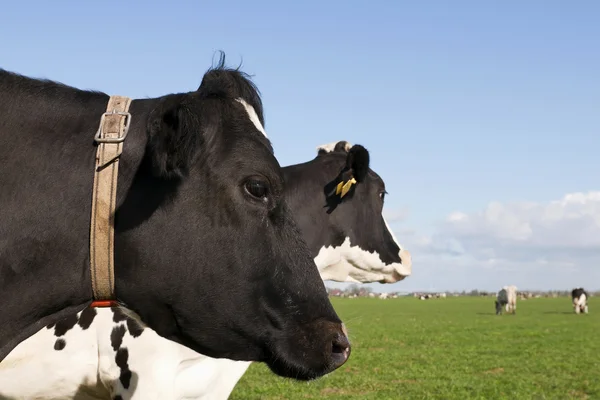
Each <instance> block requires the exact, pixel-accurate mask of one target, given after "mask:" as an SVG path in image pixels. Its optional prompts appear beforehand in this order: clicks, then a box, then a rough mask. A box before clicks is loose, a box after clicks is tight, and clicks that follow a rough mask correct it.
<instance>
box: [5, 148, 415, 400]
mask: <svg viewBox="0 0 600 400" xmlns="http://www.w3.org/2000/svg"><path fill="white" fill-rule="evenodd" d="M339 143H340V144H341V145H339V146H338V147H337V150H336V151H331V150H333V149H334V147H333V146H320V147H319V151H318V155H317V157H316V158H315V159H313V160H311V161H309V162H307V163H303V164H298V165H292V166H288V167H285V168H283V176H284V178H285V182H286V191H285V196H286V200H287V201H288V203H289V204H290V205H291V207H292V212H293V213H294V215H295V216H296V218H297V220H298V221H299V222H300V223H299V227H300V230H301V232H302V233H303V236H304V238H305V239H306V240H307V241H308V242H309V243H310V250H311V251H312V253H313V255H314V256H315V260H316V263H317V267H318V268H319V271H320V273H321V276H322V277H323V278H324V279H337V280H340V281H353V282H365V283H366V282H374V281H380V282H391V281H397V280H400V279H403V278H405V277H406V276H409V275H410V273H411V258H410V253H409V252H408V251H407V250H406V249H403V248H402V247H401V246H400V245H399V244H398V243H397V242H396V241H395V239H394V236H393V233H392V232H391V231H390V230H389V229H388V228H387V224H386V223H385V219H384V218H383V216H382V209H383V204H384V195H383V194H384V193H385V185H384V182H383V180H382V179H381V178H380V177H379V176H378V175H377V174H376V173H375V172H373V171H372V170H370V169H369V154H368V152H367V150H366V149H364V148H363V147H362V146H360V145H356V146H349V145H348V144H347V143H345V142H339ZM323 149H328V151H326V150H323ZM348 171H352V173H353V175H354V176H355V177H356V181H357V183H356V184H355V185H352V186H353V188H352V192H351V191H348V192H347V194H346V195H345V196H344V197H341V198H339V199H340V200H341V201H336V200H334V199H331V196H334V195H335V193H334V194H332V193H331V189H330V187H331V186H332V183H331V182H334V183H335V182H338V181H339V178H340V177H341V176H343V175H344V174H347V172H348ZM340 194H341V193H340ZM338 196H339V195H338ZM330 204H335V207H334V209H331V208H332V207H331V206H329V205H330ZM324 205H326V207H323V206H324ZM324 252H326V254H327V257H323V253H324ZM381 254H383V256H380V255H381ZM394 254H395V256H394ZM384 260H386V261H384ZM127 314H129V313H126V312H124V311H121V310H119V309H112V310H110V309H106V308H99V309H89V308H88V309H85V310H84V311H83V312H82V313H80V314H79V315H77V316H75V315H74V316H72V317H70V318H69V319H67V320H64V321H61V322H60V323H59V324H57V325H53V326H49V327H48V328H44V329H42V330H41V331H40V332H38V333H37V334H36V335H34V336H33V337H32V338H30V339H28V340H26V341H25V342H23V343H21V344H20V345H19V346H18V347H17V348H16V349H15V350H14V351H13V353H11V354H10V355H9V356H8V358H7V359H6V360H4V361H3V362H2V363H0V370H1V371H3V373H2V374H0V395H5V396H14V397H17V398H36V399H38V400H49V399H54V398H58V397H62V398H72V397H74V396H75V395H76V394H78V395H79V396H81V397H76V398H78V399H81V400H85V399H87V397H85V396H90V397H89V398H94V399H97V398H111V397H110V396H113V397H115V396H119V397H118V398H120V399H123V400H125V399H129V400H132V399H134V400H135V399H139V400H142V399H144V400H153V399H161V400H175V399H187V400H191V399H227V398H228V396H229V394H230V393H231V391H232V390H233V388H234V386H235V385H236V383H237V382H238V380H239V379H240V378H241V376H242V375H243V374H244V372H245V371H246V369H247V368H248V366H249V365H250V362H244V361H232V360H228V359H224V358H221V359H216V358H210V357H207V356H204V355H201V354H198V353H196V352H194V351H193V350H191V349H188V348H187V347H184V346H181V345H179V344H177V343H174V342H171V341H168V340H165V339H163V338H162V337H160V336H159V335H157V334H156V332H154V331H152V330H151V329H150V328H145V327H144V326H143V325H142V324H141V323H140V322H139V321H138V319H137V318H135V316H131V315H130V316H128V315H127ZM124 352H126V354H127V357H123V356H122V354H123V353H124ZM120 355H121V358H119V356H120ZM24 360H28V361H27V362H24ZM24 375H27V376H29V377H35V379H28V380H25V379H22V378H23V376H24ZM84 393H87V394H86V395H84ZM105 393H108V394H107V395H104V394H105ZM93 396H96V397H93ZM103 396H104V397H103Z"/></svg>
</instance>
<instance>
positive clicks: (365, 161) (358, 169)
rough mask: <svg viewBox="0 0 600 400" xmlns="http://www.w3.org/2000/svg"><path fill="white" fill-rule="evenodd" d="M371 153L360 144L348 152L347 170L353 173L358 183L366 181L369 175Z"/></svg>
mask: <svg viewBox="0 0 600 400" xmlns="http://www.w3.org/2000/svg"><path fill="white" fill-rule="evenodd" d="M369 162H370V158H369V151H368V150H367V149H365V148H364V147H363V146H361V145H360V144H356V145H354V146H352V147H351V148H350V150H349V151H348V156H347V157H346V170H348V171H351V173H352V176H353V177H354V179H356V181H357V182H358V183H360V182H362V181H364V180H365V178H366V177H367V174H368V173H369Z"/></svg>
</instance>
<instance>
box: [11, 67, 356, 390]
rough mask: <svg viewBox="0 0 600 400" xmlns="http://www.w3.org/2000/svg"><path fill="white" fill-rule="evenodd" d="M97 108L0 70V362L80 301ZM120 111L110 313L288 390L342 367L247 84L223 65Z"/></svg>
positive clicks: (341, 340)
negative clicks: (114, 304)
mask: <svg viewBox="0 0 600 400" xmlns="http://www.w3.org/2000/svg"><path fill="white" fill-rule="evenodd" d="M121 65H122V63H119V66H121ZM110 66H111V64H110V63H107V68H109V67H110ZM107 73H108V74H110V75H114V74H115V71H113V70H111V69H110V68H109V69H108V70H107ZM108 100H109V96H108V95H106V94H104V93H99V92H92V91H83V90H78V89H75V88H72V87H68V86H65V85H62V84H59V83H55V82H50V81H44V80H36V79H31V78H27V77H23V76H21V75H17V74H14V73H10V72H7V71H4V70H0V116H1V119H0V143H1V145H0V171H2V172H1V173H0V188H2V189H1V190H0V293H2V297H3V300H2V308H1V311H0V360H3V359H4V358H5V357H6V356H7V354H8V353H9V352H10V351H11V350H12V349H13V348H14V347H15V346H16V345H17V344H19V343H20V342H22V341H23V340H24V339H26V338H28V337H29V336H31V335H33V334H34V333H35V332H38V331H39V330H40V328H42V327H43V326H46V325H49V324H55V325H54V326H59V325H58V322H59V321H61V320H63V319H64V318H72V316H73V315H74V313H76V312H78V311H81V310H83V309H84V308H85V307H86V306H88V305H89V304H90V303H91V300H92V289H91V282H90V268H89V233H90V214H91V198H92V184H93V179H94V175H93V168H94V163H95V155H96V148H95V145H94V141H93V137H94V134H95V132H96V130H97V129H98V124H99V120H100V116H101V115H102V114H103V113H104V112H105V110H106V106H107V103H108ZM129 111H130V113H131V115H132V119H131V125H130V129H129V134H128V136H127V140H126V141H125V142H124V150H123V154H122V156H121V158H120V169H119V179H118V189H117V191H118V192H117V210H116V216H115V237H114V249H115V250H114V251H115V289H116V295H117V297H118V300H119V302H120V304H123V305H126V307H127V308H128V309H130V310H132V311H133V312H135V313H136V314H137V315H139V316H140V318H141V320H142V321H144V323H146V324H147V325H148V326H149V327H151V328H152V329H153V330H155V331H156V332H157V333H158V335H160V336H162V337H164V338H167V339H170V340H173V341H175V342H178V343H180V344H183V345H185V346H187V347H189V348H191V349H193V350H195V351H198V352H201V353H202V354H206V355H208V356H212V357H227V358H229V359H233V360H247V361H264V362H266V363H267V365H268V366H269V367H270V368H271V369H272V370H273V371H274V372H275V373H277V374H279V375H281V376H287V377H292V378H296V379H303V380H305V379H314V378H317V377H319V376H322V375H323V374H326V373H329V372H331V371H333V370H335V369H336V368H338V367H339V366H340V365H342V364H343V363H344V362H345V361H346V360H347V358H348V356H349V350H350V345H349V342H348V339H347V337H346V334H345V328H344V326H343V324H342V322H341V321H340V319H339V317H338V316H337V314H336V312H335V310H334V309H333V306H332V305H331V303H330V301H329V299H328V297H327V292H326V289H325V286H324V284H323V282H322V280H321V279H320V277H319V274H318V271H317V269H316V268H315V263H314V261H313V259H312V258H311V255H310V252H309V250H308V248H307V245H306V243H305V241H304V240H303V239H302V237H301V234H300V232H299V230H298V228H297V225H296V222H295V221H294V219H293V216H292V214H291V212H290V211H289V208H288V204H287V202H286V200H285V198H284V196H283V192H284V177H283V174H282V171H281V167H280V165H279V163H278V162H277V160H276V159H275V157H274V155H273V151H272V147H271V144H270V142H269V140H268V139H267V138H266V136H265V135H264V134H263V131H264V130H263V123H264V121H263V110H262V103H261V99H260V96H259V93H258V90H257V89H256V88H255V86H254V85H253V83H252V82H251V81H250V80H249V79H248V78H247V76H246V75H244V74H243V73H241V72H239V71H238V70H232V69H228V68H226V67H225V66H224V59H223V58H222V60H221V63H220V65H218V66H217V67H216V68H212V69H210V70H209V71H208V72H207V73H206V74H205V75H204V76H203V79H202V82H201V84H200V87H199V88H198V89H197V90H195V91H192V92H189V93H179V94H171V95H166V96H163V97H159V98H152V99H134V100H133V101H132V103H131V106H130V109H129ZM70 321H71V322H72V320H70ZM58 346H60V345H58ZM123 358H124V359H125V361H124V360H123ZM81 361H82V362H84V363H85V360H81ZM120 362H122V363H125V362H126V357H125V356H122V358H121V359H120ZM34 363H35V361H34Z"/></svg>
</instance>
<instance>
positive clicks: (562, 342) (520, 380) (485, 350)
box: [230, 297, 600, 400]
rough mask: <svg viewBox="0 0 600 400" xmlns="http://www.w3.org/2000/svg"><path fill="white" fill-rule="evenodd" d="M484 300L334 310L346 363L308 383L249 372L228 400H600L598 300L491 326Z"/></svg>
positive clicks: (358, 304)
mask: <svg viewBox="0 0 600 400" xmlns="http://www.w3.org/2000/svg"><path fill="white" fill-rule="evenodd" d="M493 301H494V299H493V298H491V297H452V298H446V299H432V300H428V301H420V300H418V299H414V298H399V299H388V300H380V299H370V298H357V299H343V298H333V299H332V302H333V305H334V306H335V308H336V310H337V311H338V313H339V315H340V316H341V317H342V319H343V320H344V321H345V322H346V324H347V326H348V328H349V331H350V337H351V340H352V344H353V349H352V355H351V357H350V360H348V362H347V363H346V364H345V365H344V366H342V367H341V368H340V369H339V370H337V371H335V372H333V373H331V374H330V375H328V376H326V377H324V378H321V379H319V380H316V381H313V382H308V383H307V382H294V381H291V380H287V379H283V378H279V377H276V376H275V375H273V374H272V373H271V372H270V371H269V370H268V369H267V368H266V367H265V366H264V365H262V364H258V363H253V364H252V365H251V366H250V368H249V369H248V371H247V372H246V374H245V375H244V376H243V377H242V379H241V380H240V382H239V383H238V385H237V386H236V388H235V390H234V391H233V393H232V395H231V397H230V399H232V400H240V399H247V400H251V399H265V400H267V399H364V400H367V399H461V400H463V399H540V400H542V399H560V400H566V399H600V298H597V297H593V298H591V299H590V302H589V308H590V314H588V315H576V314H574V313H573V311H572V308H571V304H570V298H566V297H563V298H541V299H530V300H527V301H523V300H519V301H518V303H517V314H516V315H514V316H513V315H507V314H505V315H502V316H496V315H495V314H494V304H493Z"/></svg>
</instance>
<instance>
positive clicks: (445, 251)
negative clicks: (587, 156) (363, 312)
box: [375, 191, 600, 291]
mask: <svg viewBox="0 0 600 400" xmlns="http://www.w3.org/2000/svg"><path fill="white" fill-rule="evenodd" d="M396 236H398V239H399V240H400V242H401V243H403V244H404V245H405V246H406V248H407V249H409V250H410V252H411V254H412V258H413V275H412V276H411V277H409V278H407V279H406V280H404V281H403V282H400V283H398V284H394V285H393V288H392V287H390V286H391V285H375V286H377V290H382V291H385V290H416V289H422V290H431V288H437V289H435V290H452V289H460V290H462V289H473V288H479V289H485V290H496V289H498V288H499V287H501V286H503V285H506V284H513V283H514V284H516V285H517V286H518V287H520V288H523V289H526V288H529V289H542V290H545V289H553V288H554V289H569V288H571V287H574V286H579V285H581V286H584V287H587V288H589V289H600V191H595V192H594V191H592V192H588V193H571V194H567V195H565V196H564V197H563V198H562V199H559V200H555V201H549V202H544V203H535V202H514V203H500V202H492V203H490V204H488V205H487V207H485V208H484V209H482V210H480V211H477V212H472V213H466V212H461V211H457V212H453V213H451V214H450V215H448V216H447V218H445V219H444V220H443V221H442V222H440V223H439V224H438V225H437V226H436V229H435V232H434V233H433V234H432V235H420V234H419V233H418V232H415V231H408V230H404V231H398V230H396Z"/></svg>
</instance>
